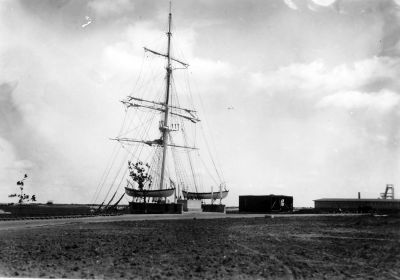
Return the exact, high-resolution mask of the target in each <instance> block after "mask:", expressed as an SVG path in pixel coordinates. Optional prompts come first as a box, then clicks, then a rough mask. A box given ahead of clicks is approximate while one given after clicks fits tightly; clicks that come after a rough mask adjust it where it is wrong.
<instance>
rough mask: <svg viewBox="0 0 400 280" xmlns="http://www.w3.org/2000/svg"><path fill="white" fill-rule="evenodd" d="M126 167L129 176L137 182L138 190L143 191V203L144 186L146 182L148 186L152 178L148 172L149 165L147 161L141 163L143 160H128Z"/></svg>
mask: <svg viewBox="0 0 400 280" xmlns="http://www.w3.org/2000/svg"><path fill="white" fill-rule="evenodd" d="M128 168H129V176H130V177H131V178H132V180H133V181H134V182H136V183H137V184H138V188H139V190H140V191H142V192H143V193H144V196H143V200H144V203H146V193H145V191H144V186H145V185H146V184H148V186H149V187H150V186H151V183H152V180H153V179H152V177H151V175H150V174H149V171H150V165H149V164H147V163H146V164H143V162H141V161H138V162H136V163H132V162H130V161H128Z"/></svg>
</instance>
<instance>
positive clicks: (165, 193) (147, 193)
mask: <svg viewBox="0 0 400 280" xmlns="http://www.w3.org/2000/svg"><path fill="white" fill-rule="evenodd" d="M174 192H175V189H165V190H143V191H140V190H135V189H131V188H126V187H125V193H126V194H127V195H129V196H132V197H169V196H171V195H173V194H174Z"/></svg>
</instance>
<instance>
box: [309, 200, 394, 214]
mask: <svg viewBox="0 0 400 280" xmlns="http://www.w3.org/2000/svg"><path fill="white" fill-rule="evenodd" d="M314 205H315V209H316V210H325V211H353V212H367V211H374V210H376V211H400V199H373V198H372V199H369V198H367V199H365V198H359V199H356V198H354V199H353V198H321V199H316V200H314Z"/></svg>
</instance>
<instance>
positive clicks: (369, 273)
mask: <svg viewBox="0 0 400 280" xmlns="http://www.w3.org/2000/svg"><path fill="white" fill-rule="evenodd" d="M0 227H1V223H0ZM0 248H1V251H0V276H2V277H35V278H36V277H43V278H51V277H55V278H106V279H110V278H113V279H116V278H123V279H128V278H130V279H132V278H139V279H140V278H151V279H164V278H170V279H188V278H197V279H400V218H399V217H386V216H357V217H355V216H336V217H284V218H243V219H230V218H225V219H214V220H199V219H197V220H195V219H193V220H173V221H172V220H171V221H130V222H106V223H87V224H84V223H74V224H69V225H54V226H44V227H41V228H24V229H18V230H17V229H9V230H2V231H0Z"/></svg>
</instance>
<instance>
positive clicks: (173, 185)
mask: <svg viewBox="0 0 400 280" xmlns="http://www.w3.org/2000/svg"><path fill="white" fill-rule="evenodd" d="M171 23H172V13H171V7H170V12H169V16H168V30H167V32H166V35H167V42H166V50H165V51H164V52H162V51H158V50H157V51H156V50H152V49H149V48H146V47H145V48H144V53H145V57H144V59H146V60H148V61H147V62H150V63H149V64H151V65H152V66H151V67H149V68H145V69H144V68H142V69H141V71H140V74H139V76H140V78H143V81H142V80H141V79H138V82H137V83H136V89H135V94H131V95H129V96H127V97H126V98H125V99H124V100H122V101H121V102H122V104H123V105H124V106H125V109H126V110H125V112H126V116H125V120H124V122H123V126H122V128H121V130H120V133H119V136H118V137H115V138H113V140H115V141H117V142H118V143H119V144H120V146H121V147H122V148H123V149H124V150H125V151H127V152H128V153H127V156H125V157H123V161H124V162H125V164H126V160H128V169H125V167H123V168H120V169H124V170H125V172H121V173H119V175H117V176H115V178H114V180H113V183H114V185H117V187H116V191H115V193H114V195H113V196H112V198H111V199H110V202H109V203H108V204H107V206H108V205H110V203H111V201H112V200H113V199H114V197H115V196H116V193H117V192H118V189H120V188H119V186H120V185H121V184H122V182H123V180H124V178H125V180H126V186H125V187H124V190H125V193H124V194H122V196H121V197H120V199H119V200H118V201H117V203H119V201H121V199H122V197H123V196H124V195H128V196H130V197H132V198H133V201H136V202H140V201H142V202H143V201H144V202H145V203H146V201H147V203H149V202H167V201H170V199H173V201H177V200H179V199H181V200H182V199H183V200H188V199H189V200H190V199H192V200H193V199H195V200H205V199H207V200H211V202H213V201H214V200H217V199H219V200H220V202H221V200H222V199H223V198H225V197H226V196H227V195H228V193H229V191H228V190H227V189H226V186H225V184H224V183H223V181H224V180H223V177H222V174H221V172H220V171H219V170H218V168H217V165H216V161H215V159H214V157H213V153H212V151H211V148H210V146H211V145H209V142H208V140H207V136H206V135H205V130H204V129H203V126H202V125H201V123H202V122H201V121H200V119H199V117H198V111H196V110H195V109H193V104H194V101H193V98H192V97H193V94H192V93H191V90H190V86H188V83H187V82H188V79H187V76H185V75H184V74H182V75H181V72H182V71H185V70H187V69H188V67H189V64H187V63H186V62H184V61H183V60H181V59H178V58H176V57H175V56H174V53H175V52H173V45H172V40H171V39H172V32H171ZM160 59H162V61H161V63H160ZM157 63H159V64H160V65H156V66H157V67H155V66H154V64H157ZM144 64H145V63H142V65H144ZM162 64H163V65H164V67H165V71H164V70H162V71H160V70H159V69H160V68H161V69H162V68H164V67H158V66H161V65H162ZM179 71H181V72H179ZM176 72H178V74H175V73H176ZM179 75H181V77H183V78H184V82H183V84H182V83H180V84H179V83H178V82H177V79H176V77H175V76H179ZM146 78H150V79H154V78H157V79H160V80H161V79H163V80H164V81H165V84H164V85H161V88H160V87H157V85H158V83H157V82H148V81H147V79H146ZM185 78H186V79H185ZM185 82H186V83H185ZM177 85H179V86H180V87H182V88H186V90H188V92H189V93H186V94H184V95H183V96H181V95H178V90H177V87H178V86H177ZM161 92H162V94H161ZM187 105H189V106H191V107H192V108H190V107H188V106H187ZM199 124H200V126H201V132H202V133H198V132H197V130H196V129H197V127H198V125H199ZM199 136H202V137H199ZM200 138H201V139H204V140H203V141H201V140H199V139H200ZM196 144H198V145H196ZM201 145H202V146H203V147H206V151H207V152H208V156H206V158H207V159H208V165H207V161H206V160H204V159H203V157H202V155H201V153H200V148H199V146H201ZM199 162H200V163H199ZM134 163H136V167H134ZM138 164H139V165H140V166H139V167H138ZM125 166H126V165H125ZM210 166H211V167H212V168H213V171H211V170H210ZM120 167H121V166H120ZM136 171H138V172H141V175H142V176H147V177H146V178H147V180H142V182H141V183H139V184H138V180H137V178H136V179H135V177H134V176H135V174H134V173H135V172H136ZM106 173H110V170H107V172H106ZM136 176H137V174H136ZM118 181H119V183H118ZM207 185H208V186H207ZM212 186H214V187H216V191H215V192H213V191H212ZM210 188H211V189H210ZM210 190H211V191H210ZM110 193H112V192H111V189H110V190H109V191H108V192H107V195H108V194H110ZM172 196H173V198H171V197H172ZM104 203H105V201H104V202H103V203H102V204H104ZM114 205H115V204H114Z"/></svg>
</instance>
